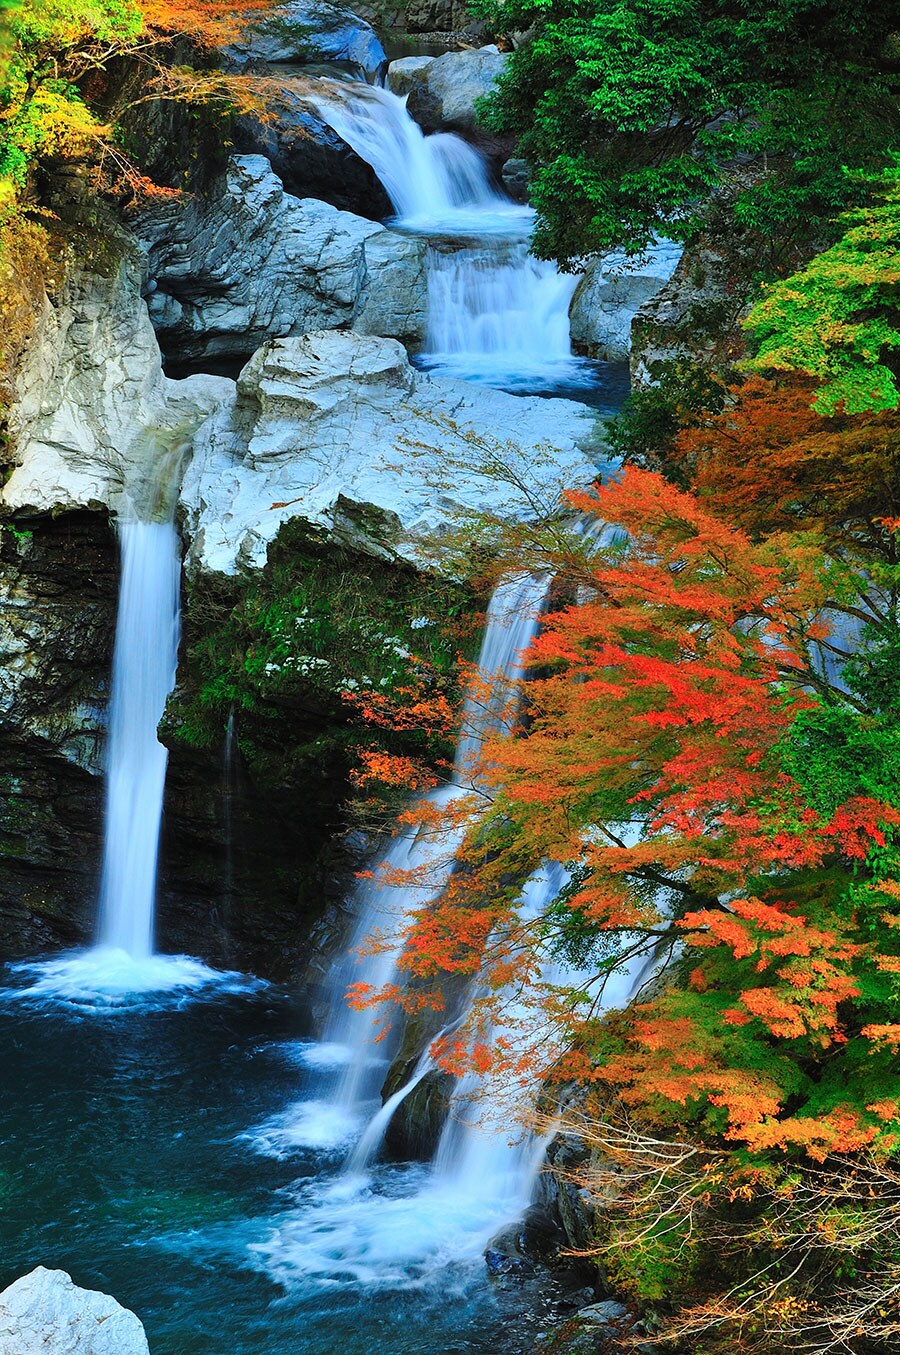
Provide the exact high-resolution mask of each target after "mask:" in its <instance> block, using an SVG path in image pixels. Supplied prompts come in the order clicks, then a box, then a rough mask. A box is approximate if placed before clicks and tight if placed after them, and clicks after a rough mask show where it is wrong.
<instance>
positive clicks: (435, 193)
mask: <svg viewBox="0 0 900 1355" xmlns="http://www.w3.org/2000/svg"><path fill="white" fill-rule="evenodd" d="M320 84H321V85H322V87H323V88H324V89H327V90H328V93H327V94H326V95H325V96H322V97H319V98H318V99H317V100H316V106H317V108H318V109H319V111H320V112H321V114H322V116H323V117H325V118H326V119H327V121H328V122H329V123H330V125H331V126H332V127H333V128H334V130H335V131H336V132H337V134H338V136H339V137H341V139H342V140H343V141H346V143H347V145H348V146H350V147H351V148H352V149H353V150H354V151H356V154H357V155H358V156H360V158H361V159H363V160H365V161H366V162H367V163H368V164H370V165H371V166H372V168H373V169H374V171H375V173H376V174H377V175H378V178H379V179H380V180H381V182H382V184H383V185H384V188H385V191H386V193H387V195H388V197H389V198H390V200H391V202H392V203H393V206H394V210H395V211H396V213H397V218H398V223H399V224H400V225H402V226H403V227H404V228H406V229H407V230H412V231H423V232H426V233H440V232H441V231H442V230H444V231H448V232H450V233H453V234H460V233H465V232H466V231H471V232H472V233H473V234H475V235H480V234H481V233H482V231H484V230H485V229H487V230H491V229H495V230H499V231H504V232H505V231H509V230H510V229H511V228H515V227H516V226H518V228H519V230H520V231H522V230H527V229H528V223H529V221H530V218H531V216H532V213H531V212H530V211H529V210H528V209H527V208H521V207H517V206H516V205H515V203H512V202H510V201H509V199H508V198H506V197H504V196H503V195H502V194H500V193H498V192H497V190H496V189H495V188H494V187H493V186H492V185H491V181H490V177H489V175H488V172H487V167H486V165H485V163H484V159H483V157H482V156H481V155H479V153H478V151H477V150H475V149H474V148H473V147H472V146H469V145H468V144H467V143H466V142H465V141H463V140H462V138H461V137H458V136H454V135H453V134H452V133H449V132H439V133H436V134H435V135H433V136H425V135H424V133H423V132H422V129H421V128H420V127H419V125H418V123H417V122H415V121H414V119H413V118H411V117H410V115H409V113H408V112H407V109H406V99H405V98H400V97H399V96H398V95H396V94H392V93H391V92H390V91H389V90H386V89H380V88H378V87H377V86H372V85H362V84H359V83H357V82H355V81H354V82H346V83H345V82H330V81H327V80H323V81H321V82H320Z"/></svg>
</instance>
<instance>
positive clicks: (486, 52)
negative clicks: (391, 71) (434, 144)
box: [408, 47, 507, 137]
mask: <svg viewBox="0 0 900 1355" xmlns="http://www.w3.org/2000/svg"><path fill="white" fill-rule="evenodd" d="M506 62H507V57H506V56H505V55H504V54H503V53H502V52H499V51H498V50H497V48H496V47H481V48H479V49H478V51H475V52H445V53H444V55H443V56H439V57H435V59H434V61H430V62H429V63H428V65H427V66H426V67H425V68H424V70H423V71H422V72H421V74H420V75H419V77H418V79H417V80H416V81H415V83H414V84H413V85H412V87H411V88H410V91H409V103H408V108H409V111H410V113H411V114H412V116H413V117H414V118H415V120H416V122H418V123H419V125H420V126H421V127H422V128H424V130H425V131H426V132H434V131H439V130H440V131H450V132H460V133H461V134H463V135H468V136H470V137H471V136H472V135H473V134H475V133H476V132H477V131H478V115H477V113H476V109H475V103H476V100H477V99H480V98H482V97H483V96H484V95H485V94H489V93H490V91H491V89H492V88H493V85H494V81H495V80H496V79H497V77H498V75H499V74H500V73H501V71H502V70H503V68H504V66H505V65H506Z"/></svg>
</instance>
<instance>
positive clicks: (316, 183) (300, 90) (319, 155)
mask: <svg viewBox="0 0 900 1355" xmlns="http://www.w3.org/2000/svg"><path fill="white" fill-rule="evenodd" d="M269 79H270V84H271V82H272V77H269ZM315 90H316V81H315V80H313V79H305V78H303V79H301V78H292V77H288V76H284V77H283V78H281V79H280V80H279V81H278V85H277V89H276V90H274V91H272V92H271V93H270V95H269V98H268V104H269V107H270V109H271V114H272V116H271V118H270V119H269V120H264V119H262V118H258V117H254V116H251V115H249V114H248V115H245V116H243V117H239V118H236V119H235V121H234V142H235V146H236V147H237V149H238V150H239V151H244V152H248V153H250V154H254V155H264V156H265V157H266V159H267V160H269V161H270V162H271V165H272V168H273V169H274V170H275V173H276V174H277V175H278V177H279V178H280V179H281V181H282V183H283V184H284V186H285V188H286V189H287V191H288V192H289V193H293V194H294V195H295V196H296V197H298V198H319V199H321V200H322V201H323V202H330V203H331V204H332V206H334V207H340V208H341V209H342V210H344V211H347V212H356V213H357V214H358V215H359V216H365V217H369V218H370V219H372V220H375V221H379V220H381V219H382V218H383V217H386V216H388V215H390V212H391V203H390V199H389V198H388V196H387V194H386V192H385V191H384V188H383V187H382V185H381V183H380V182H379V180H378V176H377V175H376V173H375V171H374V170H373V169H372V166H371V165H368V164H366V162H365V160H362V159H361V158H360V157H359V156H358V155H357V154H356V153H355V152H354V151H352V150H351V149H350V147H349V146H348V145H347V143H346V142H345V141H342V140H341V138H340V137H339V136H338V134H337V132H335V131H334V129H333V128H331V127H329V125H328V123H327V122H325V120H324V118H322V116H321V115H320V114H319V113H318V112H317V111H316V107H315V104H314V103H313V102H312V100H313V99H314V97H315Z"/></svg>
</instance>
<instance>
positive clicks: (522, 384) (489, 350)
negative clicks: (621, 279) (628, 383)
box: [422, 240, 594, 390]
mask: <svg viewBox="0 0 900 1355" xmlns="http://www.w3.org/2000/svg"><path fill="white" fill-rule="evenodd" d="M577 282H578V277H577V276H576V275H575V274H571V273H570V274H565V273H560V272H559V270H558V269H557V267H556V265H555V264H552V263H547V262H545V261H543V260H540V259H535V258H534V257H533V256H532V255H531V254H529V253H528V246H527V243H526V242H525V241H522V240H519V241H515V240H513V241H511V242H510V243H509V244H508V245H507V246H506V247H498V248H495V249H493V250H488V249H484V248H477V249H472V248H466V249H458V250H455V251H453V252H452V253H448V252H446V251H444V250H440V249H434V248H432V249H430V250H429V253H428V328H427V333H426V337H425V346H424V348H423V351H422V366H424V367H426V368H427V370H428V371H431V372H434V373H435V375H438V376H451V377H457V378H459V379H461V380H465V381H480V382H483V383H485V384H487V385H499V386H504V387H506V388H507V389H512V390H515V389H518V388H523V389H536V388H539V387H541V386H543V385H546V384H547V383H548V382H549V383H555V384H557V385H560V386H565V385H572V386H578V385H579V384H582V385H584V384H585V383H586V381H588V380H589V379H590V380H593V379H594V372H593V369H592V368H591V367H590V365H589V364H585V363H584V362H581V361H579V359H577V358H575V357H573V354H572V343H571V338H570V334H569V303H570V302H571V300H572V293H573V292H574V290H575V287H576V284H577Z"/></svg>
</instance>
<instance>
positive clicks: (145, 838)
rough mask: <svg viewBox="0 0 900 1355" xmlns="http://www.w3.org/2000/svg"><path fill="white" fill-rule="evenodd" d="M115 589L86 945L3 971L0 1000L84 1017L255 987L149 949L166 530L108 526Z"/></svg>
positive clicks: (167, 602)
mask: <svg viewBox="0 0 900 1355" xmlns="http://www.w3.org/2000/svg"><path fill="white" fill-rule="evenodd" d="M119 535H120V552H121V578H120V583H119V606H118V616H117V619H116V639H115V649H114V654H113V675H112V691H111V695H110V703H109V737H108V743H107V749H106V821H105V831H104V839H103V869H102V877H101V885H100V921H99V929H98V941H97V944H96V945H95V946H94V947H92V948H91V949H90V950H85V951H76V952H73V953H71V954H68V955H61V956H56V957H54V958H53V959H50V960H46V961H42V962H37V963H32V964H20V965H11V966H9V971H8V972H9V974H10V977H11V980H12V982H11V983H10V984H9V986H7V987H5V988H3V989H0V997H15V998H17V999H19V1000H27V1001H30V1002H42V1001H53V1002H60V1003H63V1004H66V1005H68V1006H72V1007H80V1008H83V1009H85V1010H100V1011H102V1010H108V1011H114V1010H118V1009H121V1008H125V1007H130V1006H134V1005H138V1006H147V1005H159V1004H161V1003H162V1004H165V1003H170V1004H174V1005H179V1004H181V1003H183V1002H185V1001H187V1000H188V999H189V998H191V997H196V996H200V995H202V994H204V993H208V992H209V991H210V990H211V989H214V988H220V989H222V990H224V991H226V992H248V991H253V990H254V989H255V988H256V987H258V986H259V981H258V980H256V979H254V978H252V977H245V976H242V975H240V974H235V973H230V972H220V971H218V970H215V969H211V968H209V966H207V965H205V964H203V963H202V962H201V961H200V960H195V959H192V958H191V957H190V956H187V955H159V954H156V953H155V952H154V949H153V930H154V914H155V910H156V877H157V865H158V854H159V833H160V825H161V821H162V810H163V794H164V790H165V780H166V765H167V761H168V754H167V751H166V749H165V747H164V746H163V744H161V743H160V741H159V739H158V737H157V730H158V727H159V722H160V720H161V719H162V716H163V712H164V710H165V706H166V701H167V699H168V696H169V693H170V692H171V690H172V688H173V687H174V685H175V670H176V665H177V660H178V639H179V632H180V625H179V622H180V589H181V546H180V542H179V539H178V533H177V531H176V530H175V524H174V522H173V521H172V520H171V519H169V520H166V521H162V522H144V521H140V520H138V519H134V518H129V519H126V520H124V521H122V522H120V524H119Z"/></svg>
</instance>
